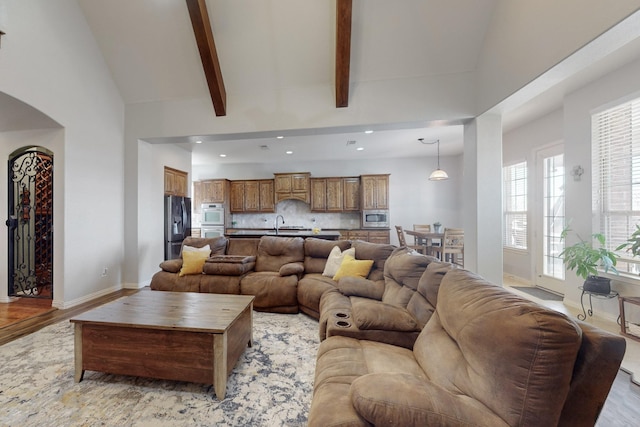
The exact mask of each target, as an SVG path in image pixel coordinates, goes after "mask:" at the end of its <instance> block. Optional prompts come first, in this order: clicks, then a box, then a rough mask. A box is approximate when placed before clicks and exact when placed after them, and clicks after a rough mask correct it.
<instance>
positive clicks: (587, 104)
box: [504, 61, 640, 321]
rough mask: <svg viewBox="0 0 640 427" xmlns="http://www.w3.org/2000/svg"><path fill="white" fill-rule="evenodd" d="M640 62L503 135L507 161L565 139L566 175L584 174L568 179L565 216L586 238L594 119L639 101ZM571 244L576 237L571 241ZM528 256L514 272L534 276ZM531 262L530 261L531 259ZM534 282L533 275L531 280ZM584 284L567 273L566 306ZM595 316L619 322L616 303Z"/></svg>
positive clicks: (627, 287)
mask: <svg viewBox="0 0 640 427" xmlns="http://www.w3.org/2000/svg"><path fill="white" fill-rule="evenodd" d="M639 75H640V61H635V62H633V63H631V64H629V65H627V66H624V67H621V68H620V69H618V70H617V71H615V72H612V73H609V74H608V75H607V76H605V77H603V78H601V79H599V80H597V81H595V82H593V83H591V84H588V85H586V86H584V87H582V88H580V89H578V90H576V91H575V92H573V93H571V94H569V95H567V96H566V97H565V99H564V106H563V109H562V111H561V112H560V111H556V112H554V113H551V114H550V115H548V116H545V117H543V118H541V119H539V120H537V121H535V122H532V123H529V124H527V125H525V126H522V127H520V128H518V129H515V130H513V131H512V132H509V133H508V134H507V135H505V136H504V142H505V144H504V145H505V148H504V153H505V162H506V161H508V160H512V159H517V158H520V157H522V156H525V157H527V158H531V156H532V153H533V152H534V150H535V149H536V148H539V147H541V146H543V145H545V144H548V143H552V142H556V141H558V140H561V139H563V140H564V147H565V157H564V160H565V166H566V171H567V174H568V172H569V171H570V170H571V168H572V167H573V166H576V165H580V166H582V167H583V168H584V170H585V173H584V175H583V176H582V179H581V180H580V181H574V180H573V179H572V178H571V177H570V176H567V177H566V190H565V195H566V202H565V205H566V208H565V216H566V218H567V219H570V220H571V221H572V222H571V228H572V229H573V230H575V231H576V232H577V233H578V234H580V235H582V236H588V235H590V234H592V233H593V228H592V214H591V212H592V207H591V114H592V112H593V111H594V110H596V109H599V108H602V107H603V106H605V105H607V104H610V103H615V102H617V101H619V100H622V99H627V98H629V97H630V96H632V95H635V96H636V97H640V80H639V79H638V76H639ZM567 242H568V244H572V243H573V241H572V238H571V237H569V238H568V240H567ZM528 255H529V256H528V257H526V256H523V257H520V258H519V259H516V257H510V258H509V262H510V263H511V265H510V266H509V267H510V268H512V269H513V270H511V271H513V272H514V273H516V272H518V271H519V272H520V273H517V275H520V274H526V270H527V268H529V270H530V274H534V273H533V271H532V268H531V265H532V263H533V262H534V260H533V259H531V253H529V254H528ZM527 258H529V259H527ZM530 277H531V276H530ZM610 277H612V279H613V281H612V288H613V289H614V290H617V291H619V292H620V293H621V294H622V295H638V294H640V281H639V279H637V278H636V279H635V280H626V279H625V278H624V277H618V276H610ZM525 278H526V277H525ZM582 282H583V280H582V279H580V278H578V277H577V276H576V275H575V274H574V273H573V272H567V274H566V281H565V283H566V291H565V303H566V304H570V305H574V306H579V304H580V296H581V291H580V290H579V289H578V286H580V285H582ZM593 305H594V311H595V312H596V313H597V314H598V315H602V316H605V317H609V318H611V319H612V320H614V321H615V319H616V317H617V315H618V302H617V300H616V299H610V300H603V299H598V298H594V299H593Z"/></svg>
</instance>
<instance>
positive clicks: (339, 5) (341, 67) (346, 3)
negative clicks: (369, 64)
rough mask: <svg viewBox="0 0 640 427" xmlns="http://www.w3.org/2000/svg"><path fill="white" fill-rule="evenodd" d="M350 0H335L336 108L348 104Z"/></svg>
mask: <svg viewBox="0 0 640 427" xmlns="http://www.w3.org/2000/svg"><path fill="white" fill-rule="evenodd" d="M351 9H352V0H336V108H341V107H347V106H349V68H350V67H351Z"/></svg>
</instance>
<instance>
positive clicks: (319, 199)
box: [311, 178, 327, 211]
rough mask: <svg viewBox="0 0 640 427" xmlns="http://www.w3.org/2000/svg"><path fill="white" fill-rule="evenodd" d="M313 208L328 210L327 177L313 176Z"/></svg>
mask: <svg viewBox="0 0 640 427" xmlns="http://www.w3.org/2000/svg"><path fill="white" fill-rule="evenodd" d="M311 210H312V211H326V210H327V180H326V179H325V178H311Z"/></svg>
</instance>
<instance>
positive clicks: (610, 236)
mask: <svg viewBox="0 0 640 427" xmlns="http://www.w3.org/2000/svg"><path fill="white" fill-rule="evenodd" d="M591 158H592V162H593V165H592V170H593V181H592V190H593V197H592V201H593V211H594V214H595V215H594V222H595V223H594V230H595V231H596V232H600V233H602V234H603V235H604V236H605V237H606V243H607V247H608V248H609V249H611V250H613V249H615V248H616V247H617V246H618V245H619V244H621V243H623V242H625V241H626V240H627V239H628V238H629V236H630V235H631V233H633V231H634V230H635V228H636V227H635V224H640V98H638V99H635V100H632V101H629V102H625V103H623V104H620V105H617V106H615V107H613V108H610V109H607V110H605V111H602V112H599V113H596V114H593V115H592V157H591ZM620 256H621V257H622V258H625V257H627V258H629V256H628V255H627V254H626V253H625V252H622V253H620ZM627 264H628V263H623V264H622V265H619V266H618V267H621V268H619V270H620V269H621V270H622V271H625V270H626V271H634V272H635V269H636V268H637V265H627Z"/></svg>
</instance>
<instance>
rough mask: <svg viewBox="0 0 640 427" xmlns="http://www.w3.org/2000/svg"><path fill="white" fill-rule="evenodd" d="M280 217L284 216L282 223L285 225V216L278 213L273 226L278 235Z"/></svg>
mask: <svg viewBox="0 0 640 427" xmlns="http://www.w3.org/2000/svg"><path fill="white" fill-rule="evenodd" d="M278 218H282V225H284V217H283V216H282V215H276V220H275V222H274V224H273V228H275V229H276V235H277V234H278Z"/></svg>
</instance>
